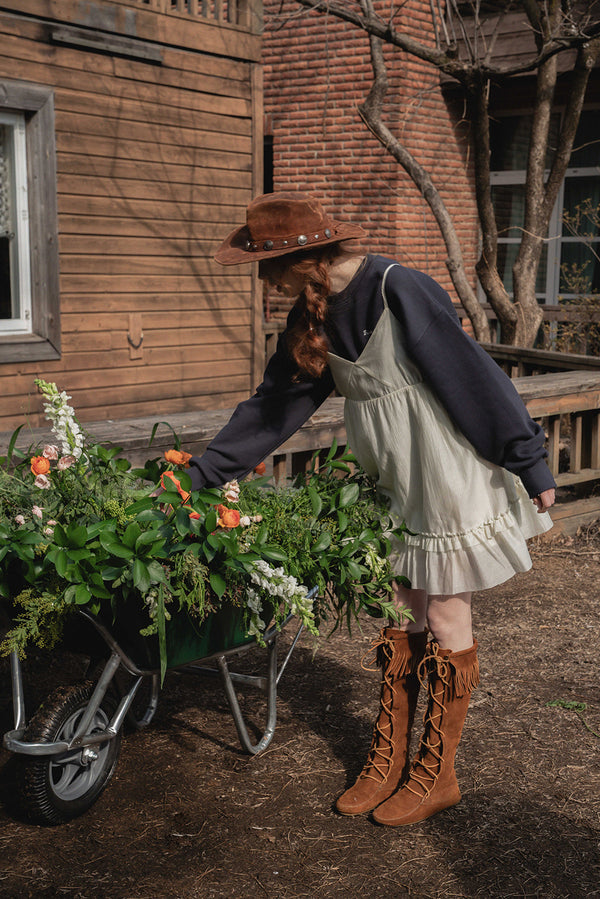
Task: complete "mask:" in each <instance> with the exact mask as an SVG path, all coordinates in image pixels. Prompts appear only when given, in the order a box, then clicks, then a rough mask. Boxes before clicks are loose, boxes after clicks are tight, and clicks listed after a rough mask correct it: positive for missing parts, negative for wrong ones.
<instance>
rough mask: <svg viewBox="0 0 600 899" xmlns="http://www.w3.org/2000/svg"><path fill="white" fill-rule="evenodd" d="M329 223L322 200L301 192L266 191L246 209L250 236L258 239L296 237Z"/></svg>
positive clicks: (252, 238) (317, 229)
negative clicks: (274, 192)
mask: <svg viewBox="0 0 600 899" xmlns="http://www.w3.org/2000/svg"><path fill="white" fill-rule="evenodd" d="M330 225H331V221H330V219H329V218H328V217H327V215H326V214H325V211H324V210H323V207H322V206H321V204H320V203H319V201H318V200H316V199H315V198H314V197H309V196H306V195H304V194H301V193H284V192H281V193H277V194H266V195H264V196H262V197H258V198H257V199H256V200H254V201H253V202H252V203H250V205H249V206H248V209H247V211H246V226H247V228H248V232H249V235H250V239H251V240H253V241H257V242H258V241H265V240H281V239H286V238H295V237H297V236H298V235H300V234H307V233H313V232H318V231H319V230H321V231H322V230H323V229H324V228H327V227H330Z"/></svg>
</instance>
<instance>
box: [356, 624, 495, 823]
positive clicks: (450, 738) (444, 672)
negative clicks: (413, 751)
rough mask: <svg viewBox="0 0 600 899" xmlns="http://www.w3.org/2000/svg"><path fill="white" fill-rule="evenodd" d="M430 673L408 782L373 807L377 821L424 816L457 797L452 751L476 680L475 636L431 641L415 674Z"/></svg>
mask: <svg viewBox="0 0 600 899" xmlns="http://www.w3.org/2000/svg"><path fill="white" fill-rule="evenodd" d="M425 672H427V674H428V685H427V692H428V703H427V710H426V712H425V715H424V717H423V724H424V725H425V730H424V733H423V736H422V737H421V742H420V745H419V749H418V752H417V755H416V756H415V759H414V760H413V763H412V765H411V767H410V772H409V774H408V779H407V780H406V783H405V784H404V785H403V786H401V787H400V789H399V790H398V791H397V792H396V793H395V794H394V795H393V796H392V797H391V798H390V799H388V800H387V801H386V802H383V803H382V804H381V805H379V806H378V807H377V808H376V809H375V811H374V812H373V818H374V820H375V821H377V822H378V823H379V824H388V825H392V826H399V825H403V824H415V823H416V822H417V821H423V820H424V819H425V818H429V817H430V816H431V815H435V814H436V812H440V811H442V809H445V808H449V807H450V806H452V805H456V804H457V802H460V790H459V788H458V782H457V780H456V774H455V772H454V756H455V754H456V749H457V747H458V744H459V742H460V737H461V734H462V729H463V725H464V723H465V718H466V717H467V709H468V707H469V700H470V698H471V692H472V691H473V690H474V689H475V687H476V686H477V684H478V683H479V664H478V662H477V641H475V643H474V644H473V646H472V647H471V648H470V649H464V650H462V651H461V652H450V650H447V649H440V647H439V644H438V643H436V642H435V641H432V642H431V643H429V645H428V646H427V652H426V654H425V658H424V659H423V661H422V663H421V667H420V669H419V676H421V677H424V674H425Z"/></svg>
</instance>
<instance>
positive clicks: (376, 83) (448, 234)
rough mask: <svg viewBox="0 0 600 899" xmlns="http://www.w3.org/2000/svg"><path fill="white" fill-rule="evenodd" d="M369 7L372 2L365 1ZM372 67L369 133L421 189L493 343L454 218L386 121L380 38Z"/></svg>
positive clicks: (481, 334) (469, 303)
mask: <svg viewBox="0 0 600 899" xmlns="http://www.w3.org/2000/svg"><path fill="white" fill-rule="evenodd" d="M362 2H363V3H364V5H365V7H368V6H369V5H370V4H371V0H362ZM369 42H370V48H371V63H372V66H373V75H374V78H373V84H372V85H371V89H370V91H369V94H368V96H367V98H366V100H365V101H364V103H363V104H362V105H361V106H359V109H358V111H359V114H360V116H361V118H362V119H363V121H364V122H365V124H366V125H367V127H368V128H369V130H370V131H371V132H372V133H373V134H374V135H375V137H376V138H377V139H378V140H379V141H380V142H381V143H382V144H383V146H384V147H385V149H386V150H387V152H388V153H390V154H391V155H392V156H393V157H394V159H396V160H397V162H398V163H399V164H400V165H401V166H402V168H403V169H404V170H405V171H406V172H407V174H408V175H409V176H410V178H411V179H412V181H413V183H414V184H415V185H416V187H417V188H418V189H419V191H420V193H421V194H422V196H423V198H424V199H425V201H426V202H427V204H428V206H429V208H430V209H431V211H432V213H433V215H434V216H435V219H436V221H437V223H438V227H439V229H440V232H441V234H442V237H443V239H444V243H445V244H446V249H447V251H448V259H447V260H446V266H447V268H448V271H449V273H450V277H451V278H452V283H453V284H454V286H455V288H456V291H457V293H458V295H459V297H460V299H461V302H462V304H463V306H464V307H465V309H466V311H467V313H468V315H469V318H470V319H471V321H472V322H473V329H474V331H475V336H476V338H477V339H478V340H482V341H489V339H490V331H489V324H488V320H487V316H486V314H485V312H484V310H483V308H482V306H481V304H480V303H479V300H478V299H477V296H476V294H475V291H474V290H473V288H472V286H471V284H470V283H469V280H468V278H467V275H466V273H465V266H464V262H463V257H462V250H461V246H460V241H459V239H458V236H457V234H456V230H455V228H454V224H453V222H452V218H451V216H450V214H449V212H448V210H447V208H446V206H445V204H444V201H443V200H442V198H441V196H440V194H439V192H438V190H437V188H436V187H435V185H434V184H433V182H432V180H431V177H430V175H429V173H428V172H427V171H426V169H424V168H423V166H422V165H420V163H418V162H417V160H416V159H415V157H414V156H413V155H412V154H411V153H410V152H409V151H408V150H407V149H406V147H404V146H403V145H402V144H401V143H400V141H399V140H398V139H397V138H396V137H394V135H393V134H392V132H391V131H390V130H389V128H387V126H386V125H385V124H384V123H383V120H382V112H383V105H384V101H385V97H386V94H387V90H388V77H387V70H386V67H385V61H384V57H383V46H382V42H381V41H380V40H379V38H376V37H374V36H373V35H370V37H369Z"/></svg>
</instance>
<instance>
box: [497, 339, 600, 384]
mask: <svg viewBox="0 0 600 899" xmlns="http://www.w3.org/2000/svg"><path fill="white" fill-rule="evenodd" d="M481 346H482V347H483V348H484V350H486V351H487V352H488V353H489V354H490V356H491V357H492V359H494V360H495V361H496V362H497V363H498V365H499V366H500V368H502V369H504V371H505V372H506V373H507V375H509V376H510V377H512V378H520V377H523V376H524V375H543V374H548V373H549V372H559V371H600V357H598V356H584V355H580V354H579V353H553V352H552V351H550V350H532V349H529V348H528V347H518V346H508V345H507V344H504V343H482V344H481Z"/></svg>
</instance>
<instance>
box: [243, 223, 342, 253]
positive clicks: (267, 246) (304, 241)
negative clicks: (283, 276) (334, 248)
mask: <svg viewBox="0 0 600 899" xmlns="http://www.w3.org/2000/svg"><path fill="white" fill-rule="evenodd" d="M333 233H335V231H334V232H333ZM331 234H332V231H331V229H330V228H324V229H323V230H322V231H321V232H320V233H319V234H299V235H298V237H289V238H288V239H287V240H282V239H281V238H279V239H275V240H264V241H262V242H261V241H259V242H258V243H254V242H253V241H252V240H247V241H246V249H247V250H248V252H250V253H254V252H256V250H282V249H285V248H286V247H289V249H290V252H291V251H292V250H295V249H296V247H306V246H308V245H309V244H311V243H315V242H316V241H322V240H323V238H325V239H326V240H329V238H330V237H331Z"/></svg>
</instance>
